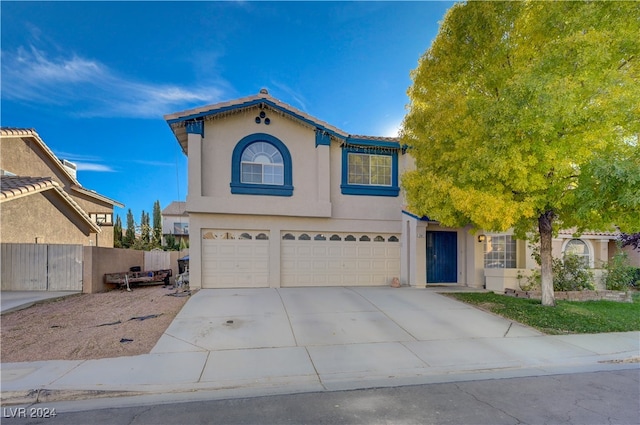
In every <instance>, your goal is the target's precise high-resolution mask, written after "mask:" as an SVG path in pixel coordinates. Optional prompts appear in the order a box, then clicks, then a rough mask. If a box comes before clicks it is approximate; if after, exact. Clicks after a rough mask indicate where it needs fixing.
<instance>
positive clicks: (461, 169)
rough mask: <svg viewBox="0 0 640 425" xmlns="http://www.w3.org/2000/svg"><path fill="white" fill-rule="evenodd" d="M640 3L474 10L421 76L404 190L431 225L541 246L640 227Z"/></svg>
mask: <svg viewBox="0 0 640 425" xmlns="http://www.w3.org/2000/svg"><path fill="white" fill-rule="evenodd" d="M639 17H640V3H638V2H534V1H525V2H467V3H462V4H456V5H454V6H453V7H452V8H451V9H450V10H449V11H448V12H447V14H446V16H445V18H444V21H443V22H442V24H441V27H440V30H439V33H438V35H437V37H436V38H435V40H434V41H433V44H432V45H431V47H430V48H429V49H428V50H427V51H426V53H425V54H424V55H423V56H422V57H421V58H420V60H419V64H418V68H417V69H415V70H414V71H413V72H412V75H411V76H412V80H413V84H412V86H411V87H410V89H409V91H408V94H409V98H410V104H409V107H408V113H407V115H406V117H405V120H404V122H403V130H402V138H403V143H405V144H407V145H408V146H409V147H410V148H411V153H412V155H413V157H414V158H415V160H416V169H415V171H411V172H408V173H406V174H405V175H404V176H403V179H402V185H403V188H404V189H405V192H406V196H407V202H408V204H409V206H410V208H411V209H412V210H413V211H414V212H415V213H417V214H424V215H428V216H429V217H431V218H434V219H436V220H438V221H439V222H441V223H442V224H443V225H446V226H456V227H457V226H467V225H471V226H473V227H474V228H476V229H484V230H487V231H506V230H508V229H514V230H515V233H516V235H517V236H518V237H526V236H527V235H529V236H530V235H532V234H534V235H537V236H538V237H539V241H540V258H541V274H542V292H543V294H542V297H543V298H542V303H543V304H544V305H554V304H555V301H554V294H553V276H552V271H551V264H552V261H551V260H552V255H551V254H552V253H551V240H552V236H553V234H554V232H555V231H557V229H558V228H559V227H562V228H574V227H575V228H576V229H577V231H581V230H586V229H592V230H596V229H603V230H604V229H611V228H612V226H613V225H617V226H619V227H620V228H621V230H623V231H627V232H632V231H638V229H639V228H640V154H639V153H638V150H639V147H638V134H639V132H640V80H639V77H640V67H639V63H638V61H639V60H640V58H639V57H638V55H639V54H640V43H639V42H638V39H639V38H638V34H640V18H639Z"/></svg>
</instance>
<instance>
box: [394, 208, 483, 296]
mask: <svg viewBox="0 0 640 425" xmlns="http://www.w3.org/2000/svg"><path fill="white" fill-rule="evenodd" d="M439 231H446V232H456V233H457V235H458V238H457V257H458V258H457V261H458V262H457V280H456V282H448V283H453V284H458V285H464V286H470V287H477V288H481V287H482V286H483V285H484V274H483V268H482V265H483V256H482V244H481V243H478V242H477V234H474V233H473V232H472V231H471V229H470V228H463V229H455V228H448V227H443V226H440V225H439V224H438V223H434V222H427V221H421V220H417V219H416V218H414V217H413V216H410V215H408V214H403V216H402V238H401V242H402V248H401V252H402V260H401V267H400V270H401V276H400V281H401V283H402V284H404V285H410V286H415V287H418V288H422V287H425V286H426V285H427V284H428V282H427V245H426V233H427V232H439Z"/></svg>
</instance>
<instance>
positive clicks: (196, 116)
mask: <svg viewBox="0 0 640 425" xmlns="http://www.w3.org/2000/svg"><path fill="white" fill-rule="evenodd" d="M262 103H264V104H266V105H269V106H270V107H271V108H273V109H276V110H278V111H280V112H283V113H285V114H287V115H290V116H292V117H294V118H296V119H298V120H300V121H303V122H305V123H307V124H309V125H312V126H314V127H316V128H319V129H320V130H322V131H325V132H327V133H329V134H330V135H332V136H333V137H336V138H339V139H343V140H345V139H346V138H347V136H345V135H343V134H340V133H337V132H335V131H334V130H331V129H329V128H326V127H325V126H323V125H322V124H320V123H318V122H316V121H313V120H310V119H309V118H306V117H303V116H302V115H299V114H296V113H295V112H293V111H291V110H289V109H287V108H284V107H282V106H280V105H277V104H275V103H274V102H272V101H270V100H269V99H264V98H261V99H254V100H250V101H248V102H244V103H239V104H237V105H230V106H224V107H221V108H217V109H210V110H208V111H204V112H198V113H197V114H191V115H185V116H184V117H180V118H174V119H171V120H167V123H168V124H169V125H172V124H176V123H179V122H184V121H193V120H198V119H201V118H204V117H207V116H211V115H217V114H220V113H223V112H228V111H233V110H236V109H244V108H249V107H251V106H256V105H260V104H262Z"/></svg>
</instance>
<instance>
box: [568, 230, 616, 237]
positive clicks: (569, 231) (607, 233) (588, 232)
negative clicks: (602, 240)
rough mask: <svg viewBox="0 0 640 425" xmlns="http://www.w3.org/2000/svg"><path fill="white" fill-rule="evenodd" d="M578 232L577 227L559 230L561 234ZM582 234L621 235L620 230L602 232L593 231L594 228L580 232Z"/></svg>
mask: <svg viewBox="0 0 640 425" xmlns="http://www.w3.org/2000/svg"><path fill="white" fill-rule="evenodd" d="M575 233H576V229H562V230H560V231H558V234H560V235H573V234H575ZM580 235H582V236H610V237H617V236H619V235H620V232H619V231H617V230H616V231H615V232H600V231H593V230H585V231H583V232H582V233H580Z"/></svg>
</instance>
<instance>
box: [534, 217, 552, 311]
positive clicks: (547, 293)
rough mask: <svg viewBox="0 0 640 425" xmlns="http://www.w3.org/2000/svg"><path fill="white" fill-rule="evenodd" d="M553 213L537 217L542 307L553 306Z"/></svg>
mask: <svg viewBox="0 0 640 425" xmlns="http://www.w3.org/2000/svg"><path fill="white" fill-rule="evenodd" d="M554 217H555V216H554V214H553V211H547V212H545V213H543V214H540V217H538V231H539V232H540V277H541V289H542V305H546V306H551V307H553V306H555V305H556V300H555V297H554V295H553V257H552V255H551V240H552V238H553V227H552V223H553V219H554Z"/></svg>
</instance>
